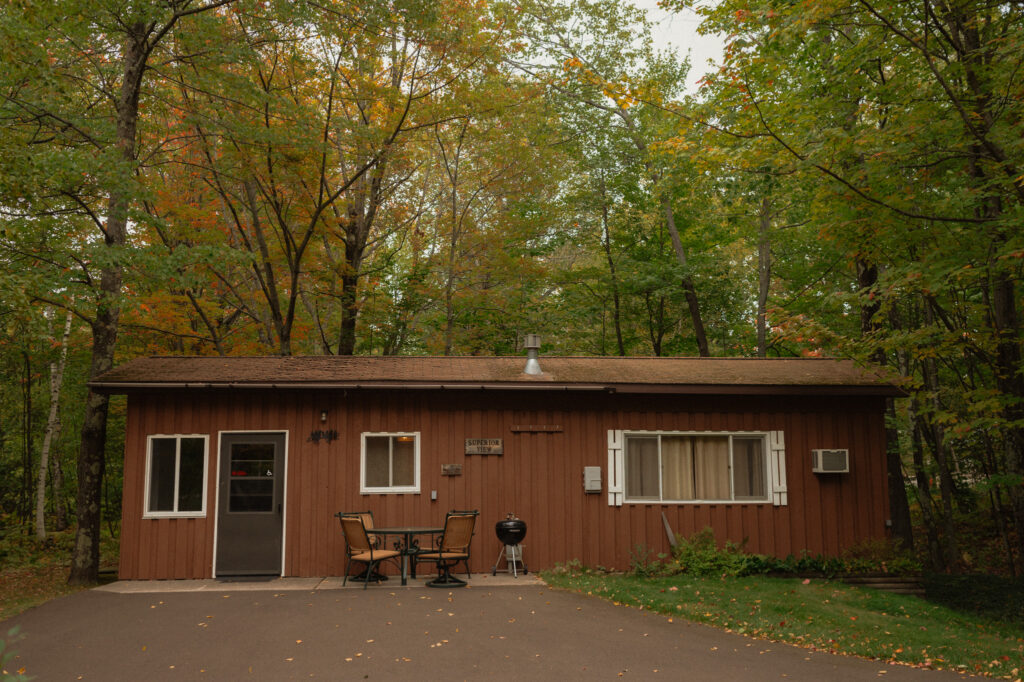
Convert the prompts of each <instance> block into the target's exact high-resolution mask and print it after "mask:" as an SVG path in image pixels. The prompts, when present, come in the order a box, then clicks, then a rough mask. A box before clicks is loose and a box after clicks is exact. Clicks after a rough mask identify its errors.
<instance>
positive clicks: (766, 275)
mask: <svg viewBox="0 0 1024 682" xmlns="http://www.w3.org/2000/svg"><path fill="white" fill-rule="evenodd" d="M771 206H772V204H771V200H770V199H769V198H768V197H763V198H762V199H761V208H760V210H759V211H758V219H759V220H758V241H757V357H759V358H763V357H767V355H768V289H769V288H770V286H771V283H772V242H771V228H772V214H771Z"/></svg>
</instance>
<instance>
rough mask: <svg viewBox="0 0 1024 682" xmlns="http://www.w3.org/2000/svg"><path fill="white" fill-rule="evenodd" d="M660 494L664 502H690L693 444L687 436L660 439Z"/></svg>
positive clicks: (691, 493) (691, 495)
mask: <svg viewBox="0 0 1024 682" xmlns="http://www.w3.org/2000/svg"><path fill="white" fill-rule="evenodd" d="M661 494H662V499H664V500H692V499H694V496H693V443H692V441H691V439H690V438H689V437H688V436H662V437H661Z"/></svg>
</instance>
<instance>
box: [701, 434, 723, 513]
mask: <svg viewBox="0 0 1024 682" xmlns="http://www.w3.org/2000/svg"><path fill="white" fill-rule="evenodd" d="M693 460H694V467H693V474H694V480H695V481H696V487H695V490H694V493H695V495H696V499H698V500H728V499H729V439H728V437H722V436H697V437H695V438H694V439H693Z"/></svg>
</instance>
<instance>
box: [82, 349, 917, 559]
mask: <svg viewBox="0 0 1024 682" xmlns="http://www.w3.org/2000/svg"><path fill="white" fill-rule="evenodd" d="M524 366H525V359H524V358H518V357H231V358H225V357H151V358H140V359H136V360H133V361H131V362H128V363H127V364H125V365H122V366H120V367H118V368H115V369H113V370H111V371H110V372H108V373H106V374H104V375H102V376H101V377H99V378H98V379H97V380H96V381H94V382H92V384H91V385H92V386H93V387H94V388H95V389H96V390H100V391H105V392H108V393H117V394H122V393H123V394H127V400H128V403H127V405H128V407H127V410H128V412H127V427H126V436H125V462H124V499H123V523H122V530H121V560H120V577H121V578H122V579H159V578H209V577H213V576H216V575H229V574H246V573H250V574H252V573H263V574H271V575H278V574H279V575H283V576H337V575H341V573H342V572H343V570H344V565H345V564H344V556H345V552H344V547H345V545H344V538H343V536H342V534H341V532H340V527H339V524H338V521H337V519H335V518H334V514H335V512H338V511H342V510H345V511H361V510H366V509H369V510H371V511H372V512H373V514H374V517H375V522H376V524H377V525H378V526H384V525H392V526H394V525H435V524H436V525H441V524H442V523H443V519H444V515H445V512H446V511H448V510H450V509H479V510H480V517H479V522H478V526H477V532H476V536H475V538H474V540H473V545H472V561H471V568H472V570H473V571H474V572H481V571H489V570H490V568H491V566H492V565H494V563H495V560H496V558H497V557H498V555H499V553H500V552H501V550H502V545H501V544H500V543H499V541H498V539H497V537H496V536H495V533H494V524H495V523H496V522H497V521H500V520H502V519H504V518H505V516H506V514H507V513H508V512H515V513H516V514H517V515H518V516H519V517H520V518H522V519H523V520H524V521H526V523H527V524H528V529H527V534H526V539H525V542H524V543H523V547H524V550H523V558H524V559H525V561H526V563H527V565H528V566H529V568H530V569H531V570H537V569H542V568H549V567H553V566H554V565H555V564H556V563H559V562H566V561H569V560H573V559H578V560H579V561H581V562H582V563H583V564H585V565H589V566H604V567H606V568H616V569H625V568H628V566H629V561H630V552H631V550H633V549H634V548H635V547H638V546H642V547H645V548H649V549H650V550H653V551H655V552H665V551H668V547H669V545H668V538H667V534H666V531H665V527H664V522H663V518H662V515H663V514H664V516H665V518H666V519H667V520H668V523H669V524H670V526H671V528H672V529H673V530H674V531H675V532H676V533H679V534H684V535H690V534H692V533H694V532H696V531H699V530H701V529H703V528H705V527H707V526H710V527H711V528H713V529H714V531H715V535H716V537H717V538H718V540H719V541H720V542H724V541H725V540H731V541H734V542H745V543H746V548H747V549H748V550H749V551H753V552H760V553H766V554H773V555H776V556H780V557H784V556H786V555H788V554H799V553H800V552H802V551H805V550H806V551H807V552H810V553H812V554H817V553H823V554H825V555H836V554H839V553H840V552H842V551H843V550H844V549H845V548H848V547H851V546H853V545H857V544H858V543H862V542H864V541H867V540H871V539H877V538H884V537H885V536H886V527H887V523H888V521H887V520H888V518H889V501H888V494H887V483H886V464H885V430H884V423H883V412H884V404H885V397H886V396H894V395H899V391H898V390H897V389H896V388H894V387H893V386H892V385H891V384H889V383H888V382H886V381H885V380H884V379H882V378H881V377H880V376H879V375H877V374H875V373H873V372H872V371H870V370H867V369H863V368H860V367H858V366H857V365H855V364H854V363H853V362H850V361H844V360H832V359H819V358H799V359H797V358H792V359H736V358H610V357H588V358H556V357H542V358H540V366H541V371H542V372H543V373H542V374H540V375H536V376H532V375H528V374H525V373H524V371H523V370H524ZM821 450H825V451H826V452H824V453H822V452H816V451H821ZM815 464H817V465H818V468H819V469H820V468H825V469H827V470H829V471H828V472H825V473H822V472H816V471H815V470H813V469H814V465H815ZM844 464H848V471H842V470H843V469H844V468H846V467H844V466H843V465H844ZM837 470H838V471H842V472H841V473H837V472H836V471H837ZM585 473H586V474H587V476H586V481H585ZM585 486H586V489H585Z"/></svg>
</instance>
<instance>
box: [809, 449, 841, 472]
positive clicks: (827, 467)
mask: <svg viewBox="0 0 1024 682" xmlns="http://www.w3.org/2000/svg"><path fill="white" fill-rule="evenodd" d="M811 471H813V472H814V473H816V474H848V473H850V451H849V450H846V449H842V450H811Z"/></svg>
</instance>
